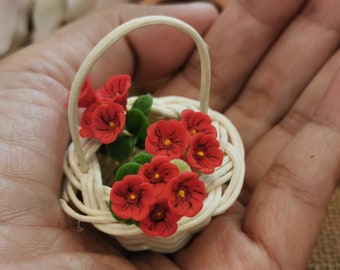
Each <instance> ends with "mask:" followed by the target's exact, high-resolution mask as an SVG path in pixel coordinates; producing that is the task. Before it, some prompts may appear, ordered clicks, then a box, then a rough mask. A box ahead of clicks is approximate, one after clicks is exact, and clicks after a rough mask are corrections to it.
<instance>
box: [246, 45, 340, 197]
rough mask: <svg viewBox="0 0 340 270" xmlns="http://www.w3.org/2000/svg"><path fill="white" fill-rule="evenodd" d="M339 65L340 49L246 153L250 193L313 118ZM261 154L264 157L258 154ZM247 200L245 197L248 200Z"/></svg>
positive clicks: (247, 179) (247, 180)
mask: <svg viewBox="0 0 340 270" xmlns="http://www.w3.org/2000/svg"><path fill="white" fill-rule="evenodd" d="M339 68H340V50H338V51H337V52H336V53H335V54H334V55H333V56H332V57H331V59H329V61H328V62H327V63H326V64H325V66H324V67H323V68H322V69H321V70H320V71H319V72H318V74H317V75H316V76H315V77H314V78H313V80H312V81H311V82H310V83H309V84H308V86H307V87H306V89H305V90H304V91H303V93H302V94H301V96H300V97H299V99H298V100H297V102H296V103H295V104H294V105H293V106H292V108H291V109H290V111H289V112H288V114H287V115H286V116H285V118H284V119H283V120H282V121H281V122H280V123H279V124H278V125H276V126H275V127H274V128H273V129H272V130H270V131H269V132H268V133H267V134H266V135H265V136H263V137H262V138H261V140H260V141H259V142H258V143H257V144H256V145H255V146H254V147H253V148H252V149H251V151H250V152H249V153H248V155H247V157H246V164H247V165H246V166H247V172H246V176H245V178H246V181H245V183H246V187H247V190H248V191H249V194H251V192H252V190H253V189H254V188H255V186H256V184H257V183H258V182H259V181H260V180H261V179H262V177H263V176H264V174H265V172H266V171H267V170H268V169H269V167H270V165H271V163H272V161H273V160H274V158H275V157H276V156H277V154H278V153H279V152H280V151H281V149H283V147H285V145H286V144H287V143H288V142H289V141H290V140H291V139H292V138H293V137H294V135H295V134H296V133H298V132H299V131H300V130H301V129H302V128H303V127H304V126H305V125H306V123H308V122H309V121H310V119H311V118H312V115H313V114H314V112H315V110H316V108H317V106H318V105H319V103H320V100H321V99H322V97H323V95H324V93H325V92H326V90H327V87H328V86H329V84H330V82H331V80H332V78H333V76H334V74H335V73H336V71H337V70H338V69H339ZM259 157H261V158H259ZM245 202H246V200H245Z"/></svg>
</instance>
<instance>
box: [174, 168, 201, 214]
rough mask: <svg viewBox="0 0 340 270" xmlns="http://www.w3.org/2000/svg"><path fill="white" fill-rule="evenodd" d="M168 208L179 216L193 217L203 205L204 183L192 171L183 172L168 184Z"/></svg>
mask: <svg viewBox="0 0 340 270" xmlns="http://www.w3.org/2000/svg"><path fill="white" fill-rule="evenodd" d="M168 193H169V195H168V196H169V207H170V210H171V211H172V212H173V213H175V214H177V215H180V216H187V217H193V216H195V215H196V214H197V213H198V212H199V211H200V210H201V209H202V207H203V201H204V199H205V196H206V191H205V186H204V183H203V182H202V181H201V180H199V178H198V175H197V174H196V173H194V172H183V173H182V174H181V175H180V176H179V177H178V178H177V179H175V180H172V181H171V182H170V183H169V184H168Z"/></svg>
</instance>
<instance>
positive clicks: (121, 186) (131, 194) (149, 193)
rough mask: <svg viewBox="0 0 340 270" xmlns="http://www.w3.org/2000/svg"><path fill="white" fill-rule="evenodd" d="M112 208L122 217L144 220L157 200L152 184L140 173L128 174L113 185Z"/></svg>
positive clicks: (111, 194)
mask: <svg viewBox="0 0 340 270" xmlns="http://www.w3.org/2000/svg"><path fill="white" fill-rule="evenodd" d="M110 199H111V202H112V204H111V209H112V211H113V212H114V213H115V214H116V215H117V216H118V217H119V218H121V219H134V220H137V221H139V220H142V219H145V218H146V217H147V215H148V214H149V212H150V207H151V205H153V204H154V202H155V194H154V191H153V187H152V185H151V184H149V183H147V182H145V181H144V179H142V178H141V177H140V176H138V175H127V176H125V177H124V178H123V180H122V181H118V182H115V183H114V184H113V186H112V189H111V193H110Z"/></svg>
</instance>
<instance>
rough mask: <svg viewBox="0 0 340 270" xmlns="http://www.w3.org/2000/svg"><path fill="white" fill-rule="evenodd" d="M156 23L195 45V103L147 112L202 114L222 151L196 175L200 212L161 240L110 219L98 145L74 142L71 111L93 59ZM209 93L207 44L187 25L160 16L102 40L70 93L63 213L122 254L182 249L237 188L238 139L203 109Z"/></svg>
mask: <svg viewBox="0 0 340 270" xmlns="http://www.w3.org/2000/svg"><path fill="white" fill-rule="evenodd" d="M159 24H161V25H168V26H171V27H174V28H177V29H179V30H182V31H184V32H185V33H187V34H188V35H189V36H190V37H191V38H192V39H193V40H194V41H195V43H196V46H197V48H198V52H199V55H200V59H201V73H202V75H201V90H200V101H199V102H198V101H195V100H192V99H188V98H184V97H178V96H169V97H162V98H154V99H153V105H152V108H151V112H152V113H153V114H158V115H161V116H165V117H167V118H176V119H178V118H179V116H180V114H181V112H182V111H183V110H184V109H192V110H195V111H199V110H200V111H202V112H205V113H207V114H208V115H209V116H210V118H211V119H212V123H213V125H214V126H215V127H216V130H217V139H218V140H219V142H220V148H221V150H222V151H223V153H224V159H223V164H222V165H221V166H220V167H218V168H216V170H215V171H214V173H213V174H210V175H201V176H200V179H202V180H203V181H204V183H205V186H206V192H207V197H206V199H205V201H204V204H203V208H202V209H201V211H200V212H199V213H198V214H197V215H196V216H194V217H191V218H188V217H183V218H181V219H180V220H179V222H178V229H177V231H176V233H175V234H173V235H171V236H170V237H167V238H163V237H160V236H156V237H150V236H147V235H145V234H144V233H143V232H142V230H141V229H140V228H138V227H137V226H135V225H127V224H123V223H120V222H118V221H117V220H115V219H114V218H113V216H112V214H111V213H110V209H109V204H108V202H109V200H110V190H111V188H110V187H108V186H105V185H104V184H103V180H102V175H101V169H100V166H101V165H100V162H99V161H98V157H97V150H98V149H99V147H100V146H101V143H100V142H99V141H96V140H93V139H82V138H80V136H79V124H78V112H77V103H78V98H79V92H80V88H81V85H82V84H83V82H84V80H85V77H86V76H87V74H88V72H89V71H90V69H91V68H92V66H93V65H94V63H95V62H96V60H97V59H98V58H99V57H100V56H101V55H102V54H103V53H104V52H105V51H106V50H107V49H108V48H109V47H110V46H112V44H114V43H115V42H116V41H118V40H119V39H121V38H122V37H123V36H125V35H126V34H128V33H129V32H131V31H133V30H135V29H138V28H141V27H145V26H149V25H159ZM209 89H210V60H209V55H208V49H207V46H206V44H205V43H204V41H203V40H202V38H201V37H200V35H199V34H198V33H197V32H196V31H195V30H194V29H193V28H192V27H191V26H189V25H187V24H186V23H184V22H182V21H180V20H178V19H174V18H170V17H165V16H147V17H142V18H137V19H134V20H131V21H128V22H126V23H124V24H122V25H120V26H119V27H117V28H115V29H114V30H113V31H112V32H111V33H109V34H108V35H107V36H106V37H104V38H103V39H102V40H101V41H100V42H99V43H98V44H97V45H96V46H95V47H94V48H93V50H92V51H91V52H90V53H89V55H88V56H87V57H86V59H85V60H84V62H83V63H82V65H81V66H80V68H79V71H78V72H77V74H76V76H75V78H74V81H73V84H72V88H71V92H70V98H69V107H68V116H69V125H70V132H71V137H72V140H73V142H72V143H71V144H70V146H69V148H68V150H67V152H66V155H65V160H64V171H65V176H66V177H65V183H64V191H63V194H62V198H61V200H60V202H61V206H62V208H63V210H64V211H65V212H66V213H67V214H68V215H70V216H72V217H73V218H75V219H77V220H79V221H80V222H89V223H92V224H93V226H95V227H96V228H97V229H99V230H100V231H102V232H104V233H106V234H108V235H111V236H114V237H115V238H116V239H117V240H118V241H119V242H120V244H121V245H122V246H123V247H125V248H126V249H128V250H132V251H140V250H153V251H157V252H167V253H169V252H175V251H177V250H179V249H180V248H182V247H183V246H184V245H185V244H186V243H187V242H188V241H189V240H190V239H191V237H192V236H193V235H194V234H195V233H197V232H198V231H200V230H202V229H203V228H204V227H205V226H207V225H208V224H209V223H210V221H211V219H212V217H214V216H216V215H220V214H222V213H224V212H225V211H226V210H227V209H228V208H229V207H230V206H231V205H232V204H233V203H234V202H235V200H236V199H237V197H238V195H239V193H240V191H241V188H242V185H243V178H244V171H245V165H244V149H243V145H242V141H241V139H240V136H239V134H238V132H237V130H236V129H235V127H234V126H233V124H232V123H231V122H230V121H229V120H228V119H227V118H226V117H225V116H224V115H223V114H220V113H218V112H216V111H213V110H210V109H208V103H209ZM135 99H136V97H130V98H129V99H128V104H127V107H128V108H130V107H131V105H132V103H133V101H134V100H135ZM78 193H81V196H78V195H79V194H78ZM80 198H81V199H80Z"/></svg>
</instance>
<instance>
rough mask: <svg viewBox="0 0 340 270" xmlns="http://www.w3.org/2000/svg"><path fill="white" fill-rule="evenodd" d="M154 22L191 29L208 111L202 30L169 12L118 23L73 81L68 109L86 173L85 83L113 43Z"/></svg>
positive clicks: (206, 60) (203, 106) (207, 65)
mask: <svg viewBox="0 0 340 270" xmlns="http://www.w3.org/2000/svg"><path fill="white" fill-rule="evenodd" d="M151 25H167V26H171V27H174V28H177V29H179V30H181V31H183V32H185V33H187V34H188V35H189V36H190V37H191V38H192V39H193V40H194V42H195V43H196V46H197V49H198V53H199V56H200V61H201V86H200V110H201V111H202V112H205V113H206V112H207V111H208V107H209V93H210V58H209V53H208V46H207V45H206V44H205V42H204V41H203V39H202V37H201V36H200V34H199V33H198V32H197V31H196V30H195V29H194V28H193V27H191V26H190V25H188V24H187V23H185V22H183V21H181V20H178V19H175V18H172V17H167V16H145V17H140V18H136V19H132V20H130V21H127V22H125V23H124V24H121V25H120V26H118V27H116V28H115V29H114V30H112V31H111V32H110V33H109V34H107V35H106V36H105V37H104V38H103V39H102V40H101V41H99V42H98V44H97V45H96V46H95V47H94V48H93V49H92V50H91V51H90V53H89V54H88V55H87V57H86V58H85V60H84V61H83V63H82V64H81V65H80V67H79V70H78V72H77V73H76V75H75V78H74V80H73V82H72V86H71V91H70V96H69V106H68V112H67V113H68V120H69V128H70V133H71V137H72V140H73V144H74V149H75V151H76V153H77V157H78V160H79V165H80V169H81V171H82V172H83V173H86V172H87V171H88V165H87V162H86V159H85V154H84V151H83V149H82V144H81V138H80V135H79V130H78V111H77V107H78V99H79V94H80V89H81V86H82V85H83V83H84V81H85V78H86V76H87V74H88V73H89V71H90V69H91V68H92V67H93V65H94V64H95V62H96V61H97V60H98V58H99V57H100V56H101V55H102V54H103V53H104V52H105V51H106V50H107V49H108V48H109V47H111V46H112V45H113V44H114V43H115V42H117V41H118V40H120V39H121V38H122V37H124V36H125V35H127V34H128V33H130V32H132V31H133V30H136V29H138V28H142V27H145V26H151Z"/></svg>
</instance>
